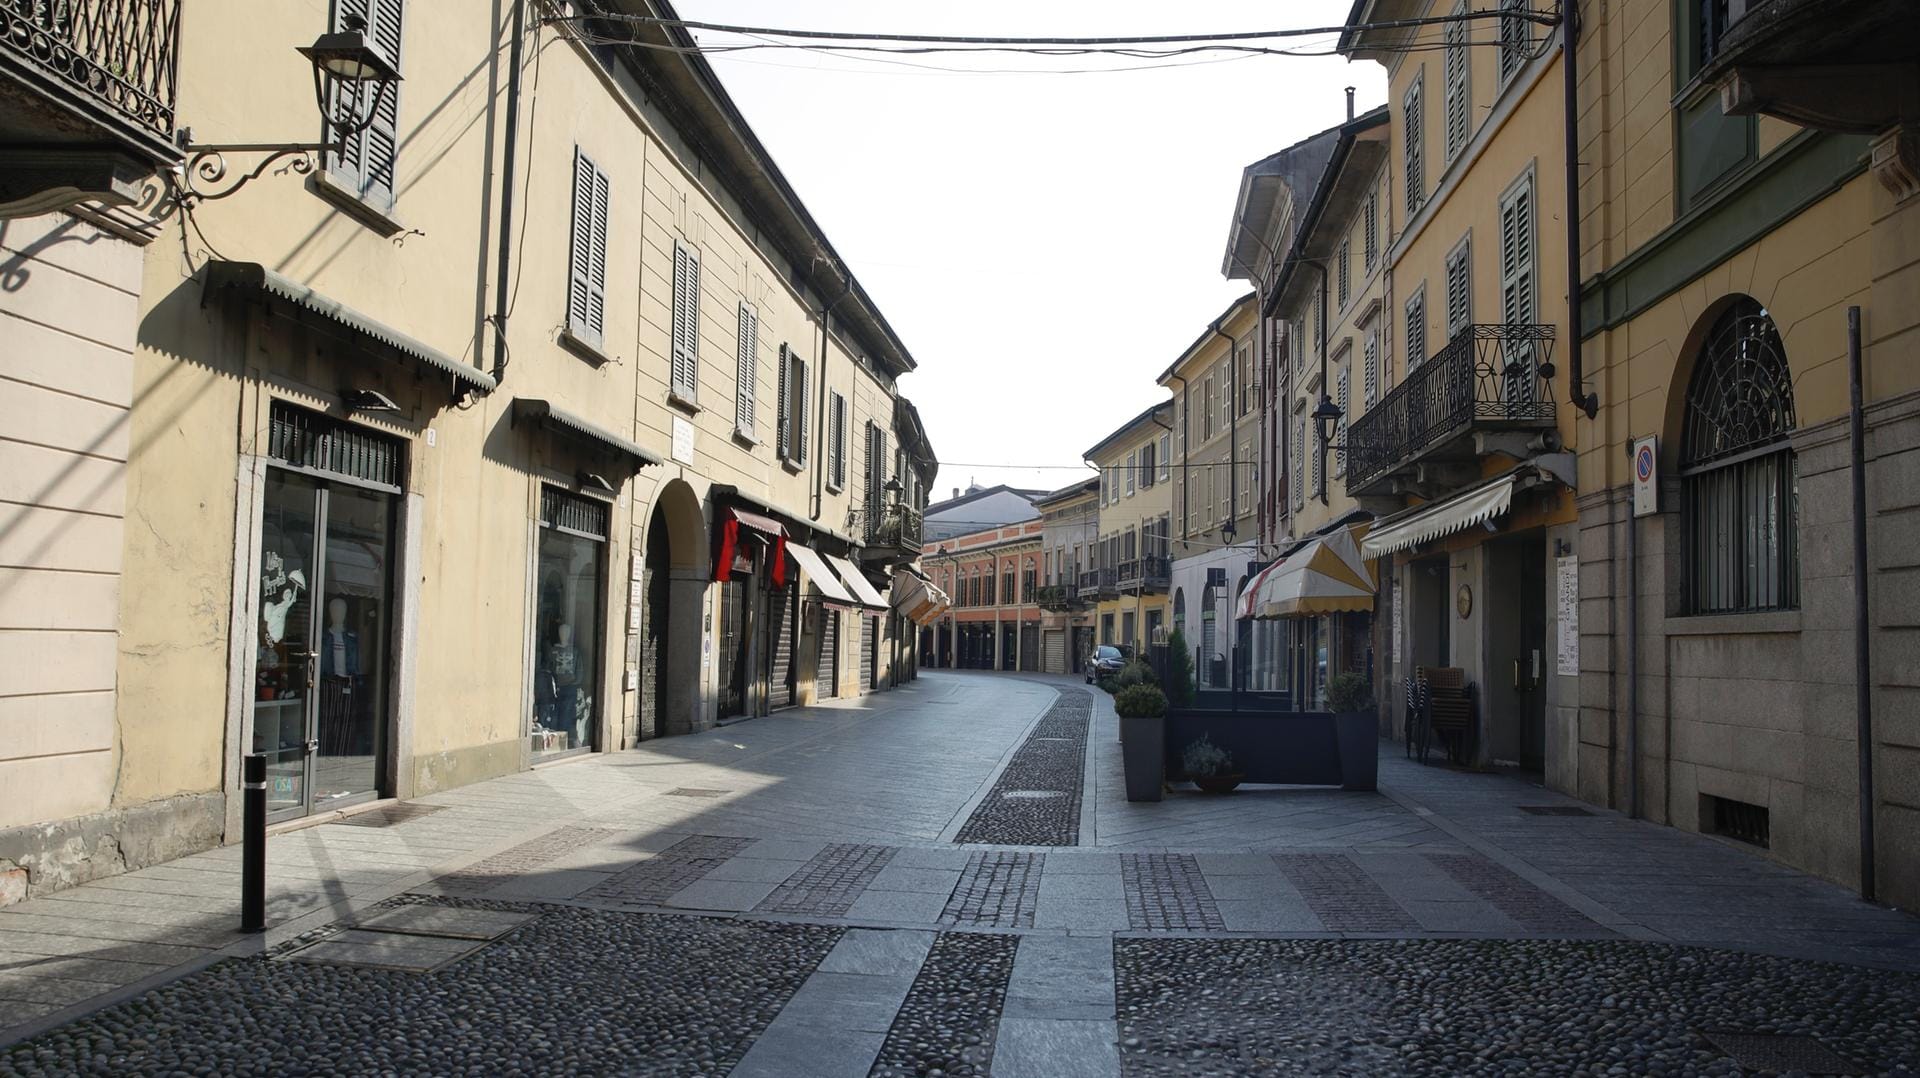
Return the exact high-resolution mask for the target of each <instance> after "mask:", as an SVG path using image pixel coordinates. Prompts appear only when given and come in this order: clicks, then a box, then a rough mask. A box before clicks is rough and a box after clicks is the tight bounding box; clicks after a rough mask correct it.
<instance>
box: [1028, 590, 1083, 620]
mask: <svg viewBox="0 0 1920 1078" xmlns="http://www.w3.org/2000/svg"><path fill="white" fill-rule="evenodd" d="M1035 598H1036V602H1037V604H1038V605H1039V607H1040V609H1042V610H1046V611H1050V612H1052V613H1056V614H1057V613H1062V612H1065V611H1070V610H1082V609H1085V608H1086V605H1087V603H1086V600H1084V599H1082V598H1081V597H1080V585H1078V584H1043V585H1041V586H1040V589H1039V591H1038V592H1037V593H1036V596H1035Z"/></svg>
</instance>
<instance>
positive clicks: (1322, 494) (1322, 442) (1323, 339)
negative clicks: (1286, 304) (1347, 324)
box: [1313, 258, 1333, 507]
mask: <svg viewBox="0 0 1920 1078" xmlns="http://www.w3.org/2000/svg"><path fill="white" fill-rule="evenodd" d="M1314 269H1316V270H1319V271H1320V317H1319V318H1318V319H1317V321H1318V322H1319V323H1320V327H1319V333H1318V334H1317V335H1318V336H1319V338H1320V340H1319V342H1318V345H1319V348H1320V397H1321V399H1323V400H1332V399H1333V394H1332V393H1330V392H1328V390H1329V388H1330V387H1329V386H1328V385H1327V260H1326V259H1324V258H1323V259H1320V260H1318V262H1317V263H1316V264H1315V265H1314ZM1313 436H1314V441H1316V442H1318V443H1319V447H1318V450H1317V451H1318V452H1319V454H1320V482H1319V484H1318V486H1319V489H1318V490H1316V491H1314V494H1315V496H1316V497H1318V498H1319V499H1320V504H1321V505H1325V506H1329V507H1331V506H1332V504H1333V503H1332V502H1329V501H1327V442H1328V441H1329V439H1326V438H1322V437H1320V424H1319V423H1317V422H1316V423H1314V425H1313Z"/></svg>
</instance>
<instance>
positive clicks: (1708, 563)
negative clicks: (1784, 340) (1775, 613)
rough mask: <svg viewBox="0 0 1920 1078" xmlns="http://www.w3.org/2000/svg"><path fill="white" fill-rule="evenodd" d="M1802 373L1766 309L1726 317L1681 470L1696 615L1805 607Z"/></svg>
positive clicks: (1701, 376) (1684, 443) (1701, 368)
mask: <svg viewBox="0 0 1920 1078" xmlns="http://www.w3.org/2000/svg"><path fill="white" fill-rule="evenodd" d="M1794 426H1795V417H1794V408H1793V378H1792V373H1791V372H1790V371H1789V370H1788V367H1787V360H1786V351H1785V349H1784V348H1783V347H1782V346H1781V343H1780V334H1779V331H1778V330H1777V329H1776V328H1775V326H1774V323H1773V319H1772V317H1770V316H1769V315H1768V314H1767V311H1766V309H1765V308H1763V307H1761V306H1760V304H1759V303H1757V302H1755V301H1754V300H1752V299H1749V298H1746V297H1741V298H1740V299H1739V300H1737V301H1736V302H1735V303H1734V304H1733V305H1732V306H1731V307H1730V308H1728V309H1727V311H1726V312H1725V313H1724V314H1722V315H1721V316H1720V317H1719V319H1718V320H1717V321H1715V323H1714V325H1713V329H1712V330H1711V332H1709V334H1708V335H1707V343H1706V345H1705V347H1704V348H1703V349H1702V351H1701V355H1700V359H1699V362H1698V364H1697V365H1696V366H1695V368H1694V372H1693V380H1692V382H1691V383H1690V384H1689V386H1688V388H1687V407H1686V421H1685V428H1684V432H1683V434H1682V440H1681V456H1680V474H1681V482H1682V484H1683V486H1684V488H1685V498H1684V501H1685V505H1686V514H1687V573H1688V584H1687V605H1688V611H1689V613H1694V614H1729V613H1743V612H1747V611H1755V610H1787V609H1793V608H1795V607H1798V606H1799V605H1800V572H1799V534H1798V533H1799V482H1798V475H1797V469H1796V464H1795V460H1794V453H1793V449H1792V446H1791V444H1790V442H1789V440H1788V439H1789V438H1790V436H1791V434H1792V432H1793V429H1794Z"/></svg>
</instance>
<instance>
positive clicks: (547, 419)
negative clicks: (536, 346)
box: [513, 397, 661, 468]
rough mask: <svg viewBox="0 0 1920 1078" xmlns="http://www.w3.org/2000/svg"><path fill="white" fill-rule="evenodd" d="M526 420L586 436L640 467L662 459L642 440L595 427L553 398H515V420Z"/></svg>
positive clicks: (516, 421) (656, 462) (560, 431)
mask: <svg viewBox="0 0 1920 1078" xmlns="http://www.w3.org/2000/svg"><path fill="white" fill-rule="evenodd" d="M522 420H525V421H527V422H531V423H538V424H540V425H541V426H544V427H547V428H548V429H550V430H553V431H555V432H556V433H559V434H563V435H567V436H570V437H574V438H584V439H586V440H587V441H589V442H593V443H596V444H597V445H599V446H600V448H602V449H610V450H613V451H614V452H616V453H619V454H621V455H623V456H626V457H629V458H631V459H632V460H633V461H634V462H635V463H636V464H637V465H638V466H639V467H642V468H645V467H647V466H648V465H650V464H659V463H661V460H660V458H659V457H657V456H654V455H653V454H652V453H649V452H647V451H646V449H645V448H643V447H642V446H641V445H640V443H638V442H635V441H632V440H631V439H627V438H622V437H620V436H619V435H618V434H615V433H613V432H612V431H610V430H607V429H606V428H605V427H599V426H595V425H594V424H592V423H589V422H587V421H586V420H584V419H581V418H580V417H579V416H577V415H574V414H573V413H572V412H568V411H564V410H562V409H559V408H555V407H554V406H553V404H552V402H550V401H543V400H541V399H539V398H538V397H515V398H514V400H513V421H514V422H515V423H518V422H521V421H522Z"/></svg>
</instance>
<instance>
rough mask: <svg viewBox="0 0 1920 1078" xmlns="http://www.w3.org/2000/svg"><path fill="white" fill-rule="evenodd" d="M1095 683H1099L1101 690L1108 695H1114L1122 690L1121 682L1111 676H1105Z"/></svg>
mask: <svg viewBox="0 0 1920 1078" xmlns="http://www.w3.org/2000/svg"><path fill="white" fill-rule="evenodd" d="M1094 684H1095V685H1098V686H1099V687H1100V691H1101V692H1103V693H1106V694H1107V695H1108V696H1112V695H1113V694H1114V693H1117V692H1119V691H1120V682H1118V681H1117V680H1115V679H1113V678H1110V677H1103V678H1101V679H1100V680H1099V681H1096V682H1094Z"/></svg>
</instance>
